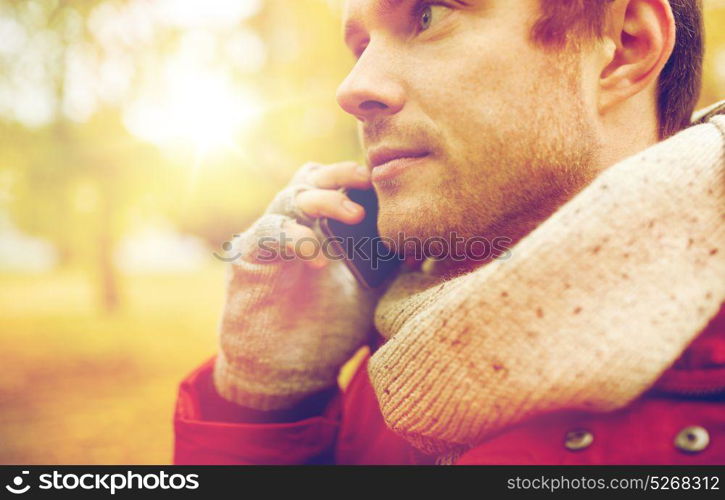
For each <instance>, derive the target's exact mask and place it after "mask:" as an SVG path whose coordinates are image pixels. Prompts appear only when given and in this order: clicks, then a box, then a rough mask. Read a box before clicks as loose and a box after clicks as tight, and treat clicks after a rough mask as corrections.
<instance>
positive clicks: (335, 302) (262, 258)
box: [213, 175, 379, 410]
mask: <svg viewBox="0 0 725 500" xmlns="http://www.w3.org/2000/svg"><path fill="white" fill-rule="evenodd" d="M300 178H301V177H300V176H299V175H298V176H296V177H295V179H293V181H292V182H291V183H290V185H289V186H288V187H287V188H286V189H284V190H283V191H281V192H280V193H279V194H278V195H277V196H276V197H275V199H274V200H273V201H272V203H271V204H270V206H269V207H268V208H267V210H266V212H265V214H264V215H263V216H262V217H261V218H260V219H258V220H257V221H256V222H255V223H254V224H253V225H252V226H251V227H250V228H249V229H248V230H247V231H245V232H244V233H242V234H241V235H239V236H238V237H237V238H235V240H234V241H233V246H232V250H230V252H231V254H232V255H234V256H235V257H236V258H235V260H234V261H232V262H231V264H230V267H229V268H228V271H227V279H226V303H225V306H224V310H223V314H222V317H221V321H220V325H219V348H220V349H219V353H218V356H217V358H216V363H215V366H214V372H213V381H214V385H215V387H216V390H217V392H219V394H220V395H221V396H222V397H224V398H225V399H227V400H230V401H232V402H235V403H237V404H240V405H243V406H246V407H248V408H253V409H257V410H280V409H287V408H291V407H293V406H294V405H295V404H296V403H298V402H300V401H301V400H302V399H304V398H305V397H306V396H309V395H311V394H312V393H315V392H318V391H321V390H323V389H326V388H330V387H332V386H334V385H335V384H336V383H337V375H338V372H339V369H340V367H341V366H342V365H343V364H344V363H345V362H346V361H347V360H348V359H349V358H350V357H351V356H352V355H353V354H354V352H355V351H356V350H357V349H358V348H359V347H360V346H362V345H363V344H364V343H365V342H366V340H367V339H368V335H369V334H370V333H371V332H374V329H373V326H372V316H373V310H374V307H375V303H376V301H377V298H378V295H379V292H376V291H375V290H368V289H364V288H362V287H360V286H359V285H358V283H357V281H356V280H355V278H354V277H353V275H352V274H351V273H350V272H349V270H348V269H347V268H346V267H345V264H344V263H343V262H342V261H340V260H332V261H330V262H328V264H327V265H326V266H325V267H323V268H322V269H319V268H312V267H311V266H309V265H308V264H306V263H305V262H304V261H303V260H301V259H299V258H295V259H294V260H285V259H282V258H280V257H277V258H276V259H274V260H269V259H268V257H269V255H268V254H269V252H267V251H266V249H262V248H261V247H260V242H261V241H266V242H265V245H264V246H265V248H271V247H272V246H274V248H280V245H281V244H280V234H281V233H282V232H283V229H282V228H283V225H285V224H286V223H287V222H288V221H293V220H295V219H297V221H298V222H300V223H302V224H305V225H308V224H310V222H311V221H312V219H310V218H309V217H307V216H305V215H304V214H303V213H300V212H299V210H297V209H296V208H295V206H294V196H295V195H296V194H297V193H299V192H300V191H301V190H304V189H308V188H309V186H306V185H304V184H302V183H301V182H300V181H299V179H300ZM317 231H319V230H318V229H316V234H317V235H318V238H322V236H321V234H320V233H319V232H317ZM263 238H266V240H262V239H263ZM270 242H272V243H270Z"/></svg>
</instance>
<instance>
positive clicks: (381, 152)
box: [368, 148, 430, 169]
mask: <svg viewBox="0 0 725 500" xmlns="http://www.w3.org/2000/svg"><path fill="white" fill-rule="evenodd" d="M429 154H430V153H429V152H428V151H425V150H422V149H403V148H399V149H395V148H378V149H376V150H374V151H372V152H371V153H370V154H369V155H368V161H369V162H370V166H371V167H372V168H373V169H374V168H376V167H380V166H382V165H385V164H386V163H389V162H391V161H393V160H399V159H403V158H405V159H413V158H423V157H424V156H428V155H429Z"/></svg>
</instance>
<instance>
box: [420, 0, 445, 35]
mask: <svg viewBox="0 0 725 500" xmlns="http://www.w3.org/2000/svg"><path fill="white" fill-rule="evenodd" d="M447 9H448V7H447V6H445V5H439V4H431V3H428V4H423V5H421V6H420V7H419V8H418V9H417V11H418V13H417V23H418V30H419V31H425V30H427V29H428V28H430V27H431V26H432V25H433V24H434V23H435V22H437V21H438V20H439V19H440V18H441V17H442V16H444V15H445V10H447Z"/></svg>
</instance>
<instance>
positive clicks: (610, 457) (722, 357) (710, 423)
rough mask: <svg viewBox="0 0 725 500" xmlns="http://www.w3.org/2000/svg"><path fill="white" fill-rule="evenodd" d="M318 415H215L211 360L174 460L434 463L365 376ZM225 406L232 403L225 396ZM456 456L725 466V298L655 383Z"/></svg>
mask: <svg viewBox="0 0 725 500" xmlns="http://www.w3.org/2000/svg"><path fill="white" fill-rule="evenodd" d="M368 359H369V352H368V353H365V355H364V357H363V358H362V362H361V363H360V364H359V366H358V368H357V369H356V371H355V373H354V376H353V377H352V380H351V381H350V383H349V385H347V387H345V388H344V390H342V389H341V390H340V391H339V392H338V393H337V395H336V396H335V397H334V398H333V399H332V400H331V402H330V403H329V404H328V405H327V407H326V409H325V410H324V412H323V413H322V414H321V415H319V416H316V417H311V418H307V419H304V420H300V421H298V422H293V423H274V424H250V423H242V422H215V421H210V420H206V419H205V418H204V417H203V414H204V408H203V405H202V404H201V402H202V401H204V402H208V401H214V400H215V399H218V398H219V396H218V395H217V394H215V393H214V392H215V391H213V389H212V385H211V383H210V380H211V378H210V377H211V369H212V366H213V362H214V358H213V357H212V358H211V359H209V360H207V361H206V362H205V363H203V364H202V365H201V366H199V367H198V368H197V369H196V370H194V371H193V372H192V373H191V374H190V375H188V376H187V377H186V379H185V380H183V381H182V383H181V385H180V387H179V394H178V400H177V404H176V411H175V414H174V432H175V446H174V463H175V464H311V463H334V464H360V465H362V464H403V465H405V464H433V463H434V460H433V458H431V457H426V456H423V455H421V454H420V453H418V452H417V451H416V450H415V449H414V448H413V447H412V446H410V445H409V444H408V443H407V442H406V441H405V440H403V439H402V438H400V437H399V436H398V435H396V434H395V433H394V432H393V431H391V430H390V429H389V428H388V427H387V426H386V425H385V422H384V421H383V417H382V415H381V413H380V409H379V407H378V403H377V399H376V397H375V393H374V391H373V388H372V386H371V385H370V380H369V379H368V374H367V360H368ZM227 404H228V403H227ZM456 464H725V306H724V307H722V308H721V309H720V312H719V314H718V315H717V316H716V317H715V318H714V319H713V320H712V321H711V322H710V324H709V325H708V326H707V328H706V329H705V330H703V332H702V333H701V334H700V335H699V336H698V337H697V339H695V341H694V342H693V343H692V344H691V345H690V346H689V348H688V349H687V350H686V351H685V352H684V353H683V354H682V356H681V357H680V358H679V359H678V361H677V362H676V363H675V364H674V365H673V366H672V367H671V368H670V369H669V370H668V371H667V372H665V374H664V375H663V376H662V377H661V378H660V380H659V381H658V382H657V383H656V384H655V386H654V387H653V388H652V389H651V390H650V391H648V392H647V393H645V394H643V395H642V396H640V398H638V399H637V400H636V401H635V402H634V403H633V404H631V405H630V406H628V407H627V408H624V409H622V410H618V411H615V412H611V413H605V414H584V413H577V414H575V413H571V412H565V413H559V414H553V415H548V416H546V417H542V418H539V419H535V420H533V421H530V422H526V423H523V424H520V425H518V426H515V427H512V428H509V429H507V430H506V431H504V432H501V433H499V434H497V435H495V436H493V437H491V438H489V439H487V440H486V441H485V442H483V443H482V444H480V445H479V446H477V447H475V448H473V449H471V450H470V451H468V452H467V453H465V454H463V455H462V456H461V457H460V458H459V459H458V460H457V461H456Z"/></svg>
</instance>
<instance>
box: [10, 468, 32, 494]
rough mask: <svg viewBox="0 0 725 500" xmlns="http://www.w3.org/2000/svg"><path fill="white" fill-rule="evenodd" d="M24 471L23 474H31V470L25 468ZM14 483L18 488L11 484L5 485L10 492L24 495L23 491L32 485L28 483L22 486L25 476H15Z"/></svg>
mask: <svg viewBox="0 0 725 500" xmlns="http://www.w3.org/2000/svg"><path fill="white" fill-rule="evenodd" d="M22 473H23V474H30V471H27V470H24V471H23V472H22ZM13 484H14V485H15V487H16V488H17V489H16V488H13V487H12V486H10V485H9V484H7V485H5V488H7V490H8V491H9V492H10V493H15V494H16V495H22V494H23V493H25V492H26V491H28V490H29V489H30V485H29V484H26V485H25V487H23V488H21V486H22V484H23V476H15V477H14V478H13Z"/></svg>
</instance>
